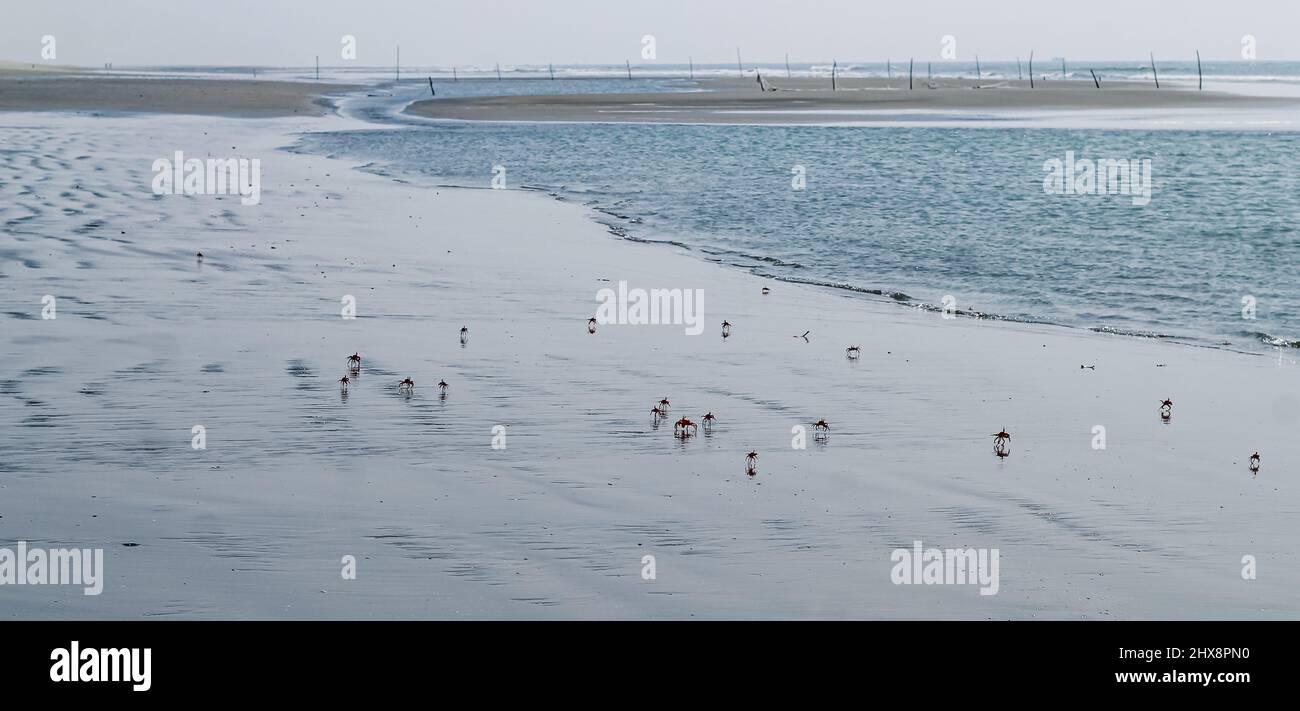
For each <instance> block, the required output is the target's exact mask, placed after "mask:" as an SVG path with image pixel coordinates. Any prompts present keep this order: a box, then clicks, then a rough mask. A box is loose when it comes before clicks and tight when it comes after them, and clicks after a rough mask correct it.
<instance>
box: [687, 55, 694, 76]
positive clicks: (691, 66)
mask: <svg viewBox="0 0 1300 711" xmlns="http://www.w3.org/2000/svg"><path fill="white" fill-rule="evenodd" d="M686 63H687V66H688V67H689V69H688V71H689V72H690V73H691V74H690V77H691V79H694V78H695V58H694V57H687V58H686Z"/></svg>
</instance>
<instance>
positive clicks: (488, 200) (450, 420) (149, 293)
mask: <svg viewBox="0 0 1300 711" xmlns="http://www.w3.org/2000/svg"><path fill="white" fill-rule="evenodd" d="M205 83H206V82H205ZM299 91H301V92H302V93H301V97H300V98H299V99H296V101H306V102H308V103H310V101H311V99H310V98H309V96H310V92H311V91H312V90H310V89H300V90H299ZM981 91H982V90H981ZM601 100H602V101H610V99H609V98H608V97H602V99H601ZM692 100H694V101H707V100H708V99H705V98H703V97H702V96H701V97H700V98H696V99H692ZM712 100H713V101H717V100H718V98H717V97H714V98H713V99H712ZM0 101H2V99H0ZM32 101H35V99H32ZM250 101H251V100H250ZM618 101H619V102H624V101H634V100H633V99H628V98H626V97H624V98H620V99H619V100H618ZM58 105H59V106H62V104H58ZM223 105H228V104H223ZM294 106H299V107H301V106H302V105H301V104H294ZM426 106H427V104H426ZM575 106H579V107H583V108H581V110H583V111H586V110H589V109H588V108H586V107H585V105H582V104H575ZM281 110H283V105H282V108H281ZM466 110H468V109H466ZM350 127H360V125H359V124H357V123H355V122H350V121H348V120H345V119H341V118H338V117H328V118H306V117H301V116H299V117H290V118H279V119H265V118H258V119H233V118H211V117H199V116H134V117H100V118H92V117H80V116H70V115H56V114H28V113H5V114H0V131H3V133H4V134H5V137H6V144H7V145H8V146H11V149H10V150H8V151H5V152H0V196H3V200H2V201H0V222H3V224H4V234H3V238H2V239H3V241H2V242H0V252H2V253H3V260H0V306H2V308H0V333H3V337H0V402H3V405H2V406H0V540H8V541H17V540H26V541H28V542H30V543H31V544H32V545H46V546H58V545H68V546H72V545H75V546H79V547H87V546H91V547H94V546H102V547H104V548H105V567H106V571H107V582H106V584H105V589H104V592H103V594H102V595H101V596H98V597H86V596H83V595H82V592H81V590H80V588H68V587H53V586H18V587H13V588H10V589H8V590H5V591H4V594H5V604H4V606H3V607H2V608H0V616H3V617H5V618H8V619H25V618H154V617H180V618H221V619H230V618H240V619H243V618H257V619H271V618H274V619H280V618H293V619H297V618H341V619H414V618H436V619H445V618H451V619H482V618H525V619H531V618H537V619H551V618H575V617H578V618H601V619H608V618H627V619H645V618H672V619H690V618H723V619H736V618H740V619H751V618H927V619H933V618H945V619H970V618H973V619H1007V618H1015V619H1027V618H1052V619H1115V618H1119V619H1127V618H1194V619H1201V618H1205V619H1217V618H1232V619H1263V618H1267V619H1285V618H1294V617H1295V616H1296V615H1297V614H1300V601H1297V598H1296V596H1295V594H1294V591H1295V589H1296V587H1297V586H1298V585H1300V559H1298V558H1297V555H1296V552H1295V547H1294V545H1293V544H1292V541H1293V540H1294V538H1295V533H1296V521H1297V513H1300V487H1297V485H1296V482H1295V480H1294V477H1292V476H1291V475H1292V473H1293V472H1294V471H1295V469H1296V463H1297V462H1298V461H1300V440H1297V438H1295V437H1294V431H1295V427H1296V425H1297V423H1298V422H1300V388H1297V386H1296V377H1295V376H1296V373H1297V370H1296V368H1297V364H1296V361H1295V359H1294V357H1293V356H1291V355H1289V354H1288V355H1278V356H1277V357H1268V356H1255V355H1245V354H1240V353H1235V352H1231V351H1227V350H1216V349H1209V348H1194V347H1187V346H1178V345H1173V344H1168V343H1161V342H1158V341H1153V340H1146V339H1137V338H1128V337H1118V336H1108V335H1104V334H1098V333H1091V332H1086V331H1080V330H1072V329H1065V328H1055V327H1047V326H1031V325H1018V324H1011V323H1002V322H989V321H984V320H979V319H974V318H966V317H958V318H955V319H945V318H943V317H942V316H941V315H940V314H938V313H934V312H932V311H923V310H917V309H911V308H905V307H901V306H899V305H897V304H895V303H892V302H890V301H888V300H885V299H875V298H868V297H865V296H863V295H859V294H851V293H846V292H841V291H838V290H831V289H822V288H818V287H813V286H807V285H799V284H792V283H785V282H780V281H775V280H770V279H763V278H761V277H757V276H754V275H751V274H748V273H746V272H745V271H743V270H740V269H735V268H732V267H733V266H734V265H732V264H729V263H727V262H721V263H719V262H716V261H710V260H709V259H706V258H701V255H699V254H694V253H689V252H688V251H687V250H684V249H681V248H676V247H671V246H664V245H657V244H645V243H637V242H631V241H628V240H624V239H620V238H618V237H616V236H615V235H612V234H610V233H609V232H608V230H607V229H606V228H605V227H604V226H602V225H600V224H599V223H597V222H596V221H595V220H594V219H592V218H593V215H592V213H591V212H590V211H588V210H587V209H585V208H583V207H582V206H579V205H575V204H571V203H568V202H565V201H558V200H555V199H552V198H551V197H549V196H547V195H545V194H540V193H537V192H534V191H519V190H488V189H481V190H475V189H463V188H459V189H453V188H446V187H440V186H437V185H432V184H420V183H417V182H411V181H409V180H396V179H393V178H390V177H385V176H383V175H378V174H375V173H373V172H371V171H369V170H362V169H360V168H361V166H360V165H358V164H357V163H355V162H347V161H343V160H336V159H329V158H325V157H321V156H312V155H302V154H295V153H290V152H286V151H283V150H280V149H281V148H282V147H284V146H287V145H290V144H292V143H293V142H294V135H295V134H296V133H299V132H303V131H314V130H340V129H343V128H350ZM232 146H238V149H237V154H238V155H240V156H247V157H255V158H259V159H260V160H261V161H262V176H263V177H262V182H263V185H262V199H261V203H260V204H258V205H241V204H240V202H239V200H238V198H237V197H233V196H212V195H189V196H187V195H154V194H153V193H152V191H151V189H150V182H151V178H152V173H151V168H150V166H151V163H152V161H153V160H154V159H156V158H160V157H168V156H170V155H172V153H173V152H174V151H176V150H183V151H185V152H186V153H187V154H190V155H196V156H199V155H228V154H230V153H231V150H232V148H231V147H232ZM200 251H201V252H202V253H203V254H204V258H203V259H202V260H199V259H197V257H196V253H197V252H200ZM620 281H626V282H627V283H628V284H629V285H630V286H632V287H640V288H647V289H649V288H682V289H702V290H703V293H704V332H703V334H702V335H698V336H691V335H687V334H686V333H685V332H684V331H685V329H684V327H683V326H682V325H661V326H632V325H601V326H599V327H598V328H597V330H596V333H595V334H590V333H588V331H587V320H588V318H590V317H591V316H592V315H593V314H594V312H595V309H596V306H597V301H596V295H597V292H598V290H600V289H603V288H611V287H613V286H615V285H617V284H618V282H620ZM764 287H767V288H769V289H770V293H768V294H766V295H764V294H763V293H761V290H762V289H763V288H764ZM45 295H51V296H53V297H55V299H56V300H57V305H58V306H57V318H55V319H52V320H49V319H43V318H42V309H43V297H44V296H45ZM349 296H351V297H354V299H355V304H356V316H357V317H356V318H355V319H345V318H342V316H341V309H342V308H343V306H344V302H345V299H346V297H349ZM723 320H727V321H729V322H730V323H732V324H734V326H733V328H732V331H731V336H730V337H729V338H725V339H724V338H722V337H721V335H720V333H719V325H720V324H721V322H722V321H723ZM462 327H467V328H468V329H469V331H468V333H469V336H468V340H467V341H466V342H464V343H462V342H461V340H460V338H459V332H460V329H461V328H462ZM806 331H810V333H809V334H808V336H807V339H806V340H805V339H803V338H798V337H796V336H798V335H799V334H803V333H804V332H806ZM851 345H858V346H861V349H862V350H861V356H860V357H859V358H857V359H856V360H851V359H849V358H847V357H846V351H845V349H846V348H847V347H849V346H851ZM354 352H358V353H360V354H361V356H362V357H363V363H364V364H363V367H362V369H361V372H360V374H359V377H357V378H356V379H355V380H354V382H352V384H351V385H350V387H349V391H348V392H347V393H346V394H343V393H341V392H340V387H339V384H338V379H339V378H340V377H341V376H343V375H344V374H346V373H347V364H346V359H347V357H348V356H349V355H351V354H352V353H354ZM1081 365H1088V366H1095V369H1093V368H1081V367H1080V366H1081ZM406 377H410V378H412V379H414V381H415V383H416V386H415V388H414V391H413V392H412V393H411V394H410V395H409V396H404V395H402V394H400V393H399V392H398V391H397V388H396V386H397V384H398V382H399V381H400V380H401V379H402V378H406ZM440 380H445V381H446V382H447V383H448V384H449V388H448V390H447V392H446V393H445V397H444V394H442V393H440V392H439V390H438V388H437V387H436V385H435V384H436V383H438V382H439V381H440ZM664 397H667V398H669V399H671V403H672V405H671V411H670V412H671V417H672V418H676V417H679V416H682V415H685V416H688V417H691V418H692V419H695V420H696V421H697V422H698V421H699V418H700V417H701V416H702V415H703V414H704V413H705V412H712V413H713V414H714V415H716V416H717V418H718V422H717V425H716V426H714V427H713V428H712V430H711V431H710V432H707V433H705V432H701V433H700V434H699V435H698V436H696V437H693V438H689V439H687V440H681V439H678V438H675V437H674V436H673V431H672V425H671V419H670V420H669V421H668V422H667V423H662V424H660V425H659V426H658V427H656V426H655V425H654V424H653V423H652V420H651V415H650V409H651V407H652V405H653V404H654V403H656V402H658V401H659V399H660V398H664ZM1164 398H1171V399H1172V400H1173V401H1174V408H1173V416H1172V418H1171V419H1170V420H1168V421H1164V420H1162V419H1161V418H1160V416H1159V406H1158V403H1159V401H1160V400H1162V399H1164ZM821 418H825V419H826V420H827V421H828V422H829V424H830V426H831V430H830V435H829V437H827V438H825V439H823V440H814V438H813V436H812V423H813V422H815V421H817V420H818V419H821ZM195 426H202V427H203V428H205V429H204V432H205V436H206V448H205V449H201V450H196V449H194V448H193V447H192V439H193V437H194V434H193V432H194V430H193V428H194V427H195ZM1097 426H1102V427H1104V428H1105V433H1106V443H1107V446H1106V448H1105V449H1097V448H1094V443H1095V441H1096V440H1095V437H1096V430H1095V428H1096V427H1097ZM795 427H804V428H806V430H807V432H808V437H807V443H806V448H802V449H800V448H796V447H793V446H792V440H793V438H794V437H795V434H794V433H792V428H795ZM498 428H504V430H502V429H498ZM1002 428H1006V429H1007V430H1008V431H1009V432H1010V433H1011V434H1012V440H1011V443H1010V456H1008V457H1005V458H999V457H997V456H995V455H994V453H993V451H992V446H991V445H992V439H991V434H992V433H994V432H997V431H999V430H1000V429H1002ZM501 433H504V434H505V440H504V442H499V443H500V444H503V445H504V446H503V447H500V448H494V446H493V445H494V438H495V437H497V436H498V435H499V434H501ZM751 450H754V451H757V452H758V453H759V459H758V467H757V474H756V475H755V476H752V477H751V476H748V475H746V473H745V454H746V453H747V452H749V451H751ZM1256 450H1258V451H1259V452H1260V453H1261V455H1262V457H1263V465H1262V468H1261V471H1260V472H1259V473H1258V474H1252V473H1251V472H1250V471H1249V470H1248V468H1247V457H1248V456H1249V455H1250V454H1251V453H1252V452H1254V451H1256ZM916 540H921V541H923V542H924V543H925V545H927V546H931V545H933V546H942V547H986V548H996V549H998V550H1000V552H1001V573H1000V574H1001V580H1000V589H999V592H998V594H996V595H991V596H982V595H980V594H979V592H978V590H977V589H976V588H974V587H972V586H961V585H937V586H923V585H894V584H893V583H891V581H890V571H891V568H892V565H893V564H892V562H891V559H890V555H891V551H893V550H894V549H896V548H900V547H904V548H910V547H911V546H912V544H913V541H916ZM348 555H352V556H355V557H356V559H357V579H356V580H343V579H342V578H341V576H340V569H341V568H342V564H341V560H342V558H343V556H348ZM647 555H652V556H654V557H655V564H656V576H655V579H653V580H646V579H644V578H643V576H642V571H643V568H644V563H643V561H644V557H645V556H647ZM1246 555H1250V556H1254V557H1255V558H1256V559H1257V560H1258V561H1259V569H1260V570H1261V571H1267V573H1263V572H1261V574H1260V576H1259V578H1258V579H1257V580H1244V579H1243V578H1242V576H1241V574H1240V573H1241V569H1242V559H1243V556H1246ZM1171 601H1176V603H1175V602H1171Z"/></svg>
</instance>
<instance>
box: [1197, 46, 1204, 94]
mask: <svg viewBox="0 0 1300 711" xmlns="http://www.w3.org/2000/svg"><path fill="white" fill-rule="evenodd" d="M1204 88H1205V79H1204V77H1202V76H1201V50H1199V49H1198V50H1196V90H1197V91H1200V90H1201V89H1204Z"/></svg>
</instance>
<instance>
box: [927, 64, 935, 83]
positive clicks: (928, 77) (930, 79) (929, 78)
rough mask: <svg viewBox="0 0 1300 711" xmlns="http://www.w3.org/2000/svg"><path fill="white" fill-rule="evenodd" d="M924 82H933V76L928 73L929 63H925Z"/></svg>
mask: <svg viewBox="0 0 1300 711" xmlns="http://www.w3.org/2000/svg"><path fill="white" fill-rule="evenodd" d="M925 80H926V81H933V80H934V75H933V74H932V73H931V72H930V63H929V62H926V63H925Z"/></svg>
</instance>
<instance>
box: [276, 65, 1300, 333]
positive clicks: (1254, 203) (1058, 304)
mask: <svg viewBox="0 0 1300 711" xmlns="http://www.w3.org/2000/svg"><path fill="white" fill-rule="evenodd" d="M1036 68H1037V65H1036ZM486 83H495V82H486ZM506 83H507V84H510V83H511V82H506ZM526 83H531V82H526ZM559 83H563V82H559ZM515 84H520V83H519V82H515ZM536 84H545V85H550V84H552V82H549V81H542V82H536ZM472 85H473V84H472V83H462V84H461V86H462V87H470V86H472ZM545 88H546V87H542V88H541V89H539V90H542V89H545ZM479 90H481V91H485V92H489V93H490V92H491V91H492V89H491V87H486V88H481V89H479ZM465 91H471V89H468V88H466V89H465ZM299 150H304V151H308V152H320V153H328V154H337V155H341V156H346V157H349V158H355V159H361V160H365V161H368V162H372V163H373V164H374V165H373V168H374V169H375V170H379V171H383V172H390V173H394V174H405V175H418V176H422V177H424V178H426V179H432V180H433V181H436V182H439V183H445V184H456V185H466V186H476V187H487V186H488V185H489V181H490V179H491V177H492V166H494V165H502V166H505V167H506V169H507V185H508V187H510V188H525V187H526V188H536V189H544V190H548V191H552V192H554V193H556V194H557V195H558V196H560V197H563V198H566V199H570V200H574V201H578V202H581V203H584V204H588V205H590V206H591V207H593V208H595V209H597V210H599V211H600V212H601V213H602V220H603V221H605V222H606V223H607V224H608V225H610V227H611V229H612V230H614V231H615V232H617V233H618V234H623V235H626V236H629V237H631V238H635V239H644V240H665V241H672V242H676V243H680V244H684V245H687V246H689V247H691V248H693V249H695V250H697V251H698V252H699V253H700V254H701V255H702V256H704V257H706V258H710V259H716V260H721V261H724V262H727V263H732V264H735V265H737V266H739V267H741V268H747V269H751V270H753V271H755V272H758V273H762V274H766V275H772V276H776V277H780V278H785V279H794V280H801V281H808V282H814V283H822V284H830V285H835V286H838V287H842V288H845V289H851V290H858V291H861V292H864V293H866V294H871V293H877V294H881V295H885V296H889V297H892V298H895V299H897V300H899V301H903V302H907V303H913V304H918V305H927V306H934V305H938V304H940V303H941V301H942V300H943V297H944V296H945V295H951V296H953V297H954V298H955V300H956V305H957V308H958V309H960V310H967V311H971V312H977V313H979V314H981V315H985V316H989V317H999V318H1007V319H1014V320H1025V321H1035V322H1047V323H1055V324H1061V325H1066V326H1074V327H1080V328H1089V329H1095V330H1101V331H1111V332H1117V333H1124V334H1132V335H1142V336H1150V337H1162V338H1170V339H1176V340H1180V341H1185V342H1190V343H1195V344H1200V345H1226V346H1230V347H1233V348H1239V349H1244V350H1262V349H1267V348H1269V347H1276V346H1284V347H1294V346H1297V345H1300V342H1298V341H1297V339H1300V308H1297V304H1298V303H1300V280H1298V279H1297V278H1296V269H1297V267H1298V266H1300V178H1298V177H1297V175H1298V174H1300V134H1297V133H1286V132H1282V133H1273V134H1270V133H1266V132H1259V131H1249V132H1234V131H1173V130H1161V131H1146V130H1133V131H1115V130H1064V129H1043V128H1035V129H1026V128H983V127H981V128H923V127H915V128H911V127H817V126H702V125H634V124H613V125H611V124H598V125H578V124H486V123H483V124H471V123H447V124H437V125H416V126H409V127H406V128H402V129H398V130H373V131H368V130H362V131H348V132H339V133H326V134H314V135H310V136H308V137H306V138H304V139H303V143H302V145H301V146H300V147H299ZM1067 152H1073V153H1074V154H1075V155H1076V157H1077V158H1092V159H1104V158H1114V159H1136V160H1144V159H1149V160H1150V161H1151V176H1152V193H1151V200H1150V202H1149V204H1146V205H1142V206H1139V205H1134V204H1133V201H1132V200H1131V199H1130V197H1129V196H1125V195H1060V194H1048V193H1046V192H1045V191H1044V185H1043V181H1044V177H1045V176H1046V175H1047V173H1046V172H1045V170H1044V162H1045V161H1047V160H1049V159H1052V158H1057V159H1062V160H1064V159H1065V156H1066V153H1067ZM796 166H802V167H803V169H804V171H805V175H806V180H807V182H806V188H805V189H803V190H795V189H792V182H791V181H792V177H793V173H792V170H794V169H795V168H796ZM864 298H870V297H869V296H867V297H864ZM1243 299H1253V300H1254V304H1255V316H1256V318H1254V319H1247V318H1244V317H1243Z"/></svg>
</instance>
